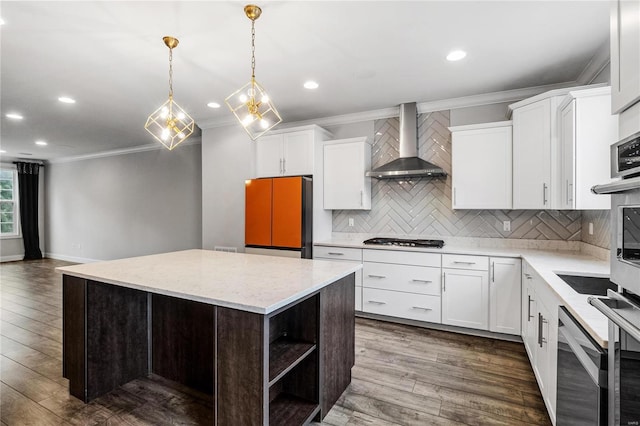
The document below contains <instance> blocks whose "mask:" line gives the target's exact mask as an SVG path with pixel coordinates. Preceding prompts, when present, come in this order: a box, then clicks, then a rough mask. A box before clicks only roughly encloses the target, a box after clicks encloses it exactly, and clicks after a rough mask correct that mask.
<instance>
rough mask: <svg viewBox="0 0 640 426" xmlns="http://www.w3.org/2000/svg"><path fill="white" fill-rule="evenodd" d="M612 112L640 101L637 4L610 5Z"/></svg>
mask: <svg viewBox="0 0 640 426" xmlns="http://www.w3.org/2000/svg"><path fill="white" fill-rule="evenodd" d="M610 22H611V37H610V41H611V86H612V91H611V112H612V113H614V114H618V113H620V112H622V111H623V110H625V109H626V108H628V107H630V106H631V105H633V104H635V103H636V102H638V101H640V1H637V0H633V1H629V0H614V1H612V2H611V21H610Z"/></svg>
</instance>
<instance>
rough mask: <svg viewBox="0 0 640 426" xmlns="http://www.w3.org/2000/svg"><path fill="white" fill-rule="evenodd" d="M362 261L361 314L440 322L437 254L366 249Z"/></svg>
mask: <svg viewBox="0 0 640 426" xmlns="http://www.w3.org/2000/svg"><path fill="white" fill-rule="evenodd" d="M363 260H364V268H363V274H362V291H363V292H362V295H363V299H362V310H363V311H364V312H368V313H372V314H378V315H387V316H392V317H398V318H406V319H413V320H418V321H429V322H434V323H440V322H441V303H440V285H441V274H440V271H441V269H440V265H441V255H440V254H436V253H420V252H410V251H396V250H374V249H365V250H363ZM425 265H429V266H425Z"/></svg>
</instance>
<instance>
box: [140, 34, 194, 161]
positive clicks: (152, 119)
mask: <svg viewBox="0 0 640 426" xmlns="http://www.w3.org/2000/svg"><path fill="white" fill-rule="evenodd" d="M162 40H163V41H164V44H166V45H167V47H168V48H169V99H168V100H167V101H166V102H165V103H164V104H162V105H161V106H160V108H158V109H157V110H155V111H154V112H153V113H152V114H151V115H150V116H149V118H147V123H146V124H145V125H144V128H145V129H146V130H147V131H148V132H149V133H151V135H152V136H153V137H154V138H156V139H157V140H158V141H159V142H160V143H162V145H164V146H165V147H166V148H168V149H169V150H172V149H173V148H175V147H176V146H178V144H180V143H181V142H182V141H184V140H185V139H187V138H188V137H189V135H191V134H192V133H193V130H194V121H193V118H191V117H190V116H189V114H187V112H186V111H185V110H184V109H182V107H181V106H180V105H178V104H177V103H175V102H174V100H173V49H174V48H175V47H176V46H177V45H178V39H177V38H173V37H169V36H167V37H163V38H162Z"/></svg>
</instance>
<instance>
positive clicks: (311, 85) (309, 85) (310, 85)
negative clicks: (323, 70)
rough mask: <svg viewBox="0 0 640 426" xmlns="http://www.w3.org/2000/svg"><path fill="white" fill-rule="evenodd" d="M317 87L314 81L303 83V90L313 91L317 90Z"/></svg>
mask: <svg viewBox="0 0 640 426" xmlns="http://www.w3.org/2000/svg"><path fill="white" fill-rule="evenodd" d="M318 86H319V84H318V83H316V82H315V81H311V80H309V81H307V82H306V83H304V88H305V89H311V90H313V89H317V88H318Z"/></svg>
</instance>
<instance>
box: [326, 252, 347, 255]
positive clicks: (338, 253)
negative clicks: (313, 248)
mask: <svg viewBox="0 0 640 426" xmlns="http://www.w3.org/2000/svg"><path fill="white" fill-rule="evenodd" d="M327 254H330V255H331V256H344V253H340V252H338V251H330V252H329V253H327Z"/></svg>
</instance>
